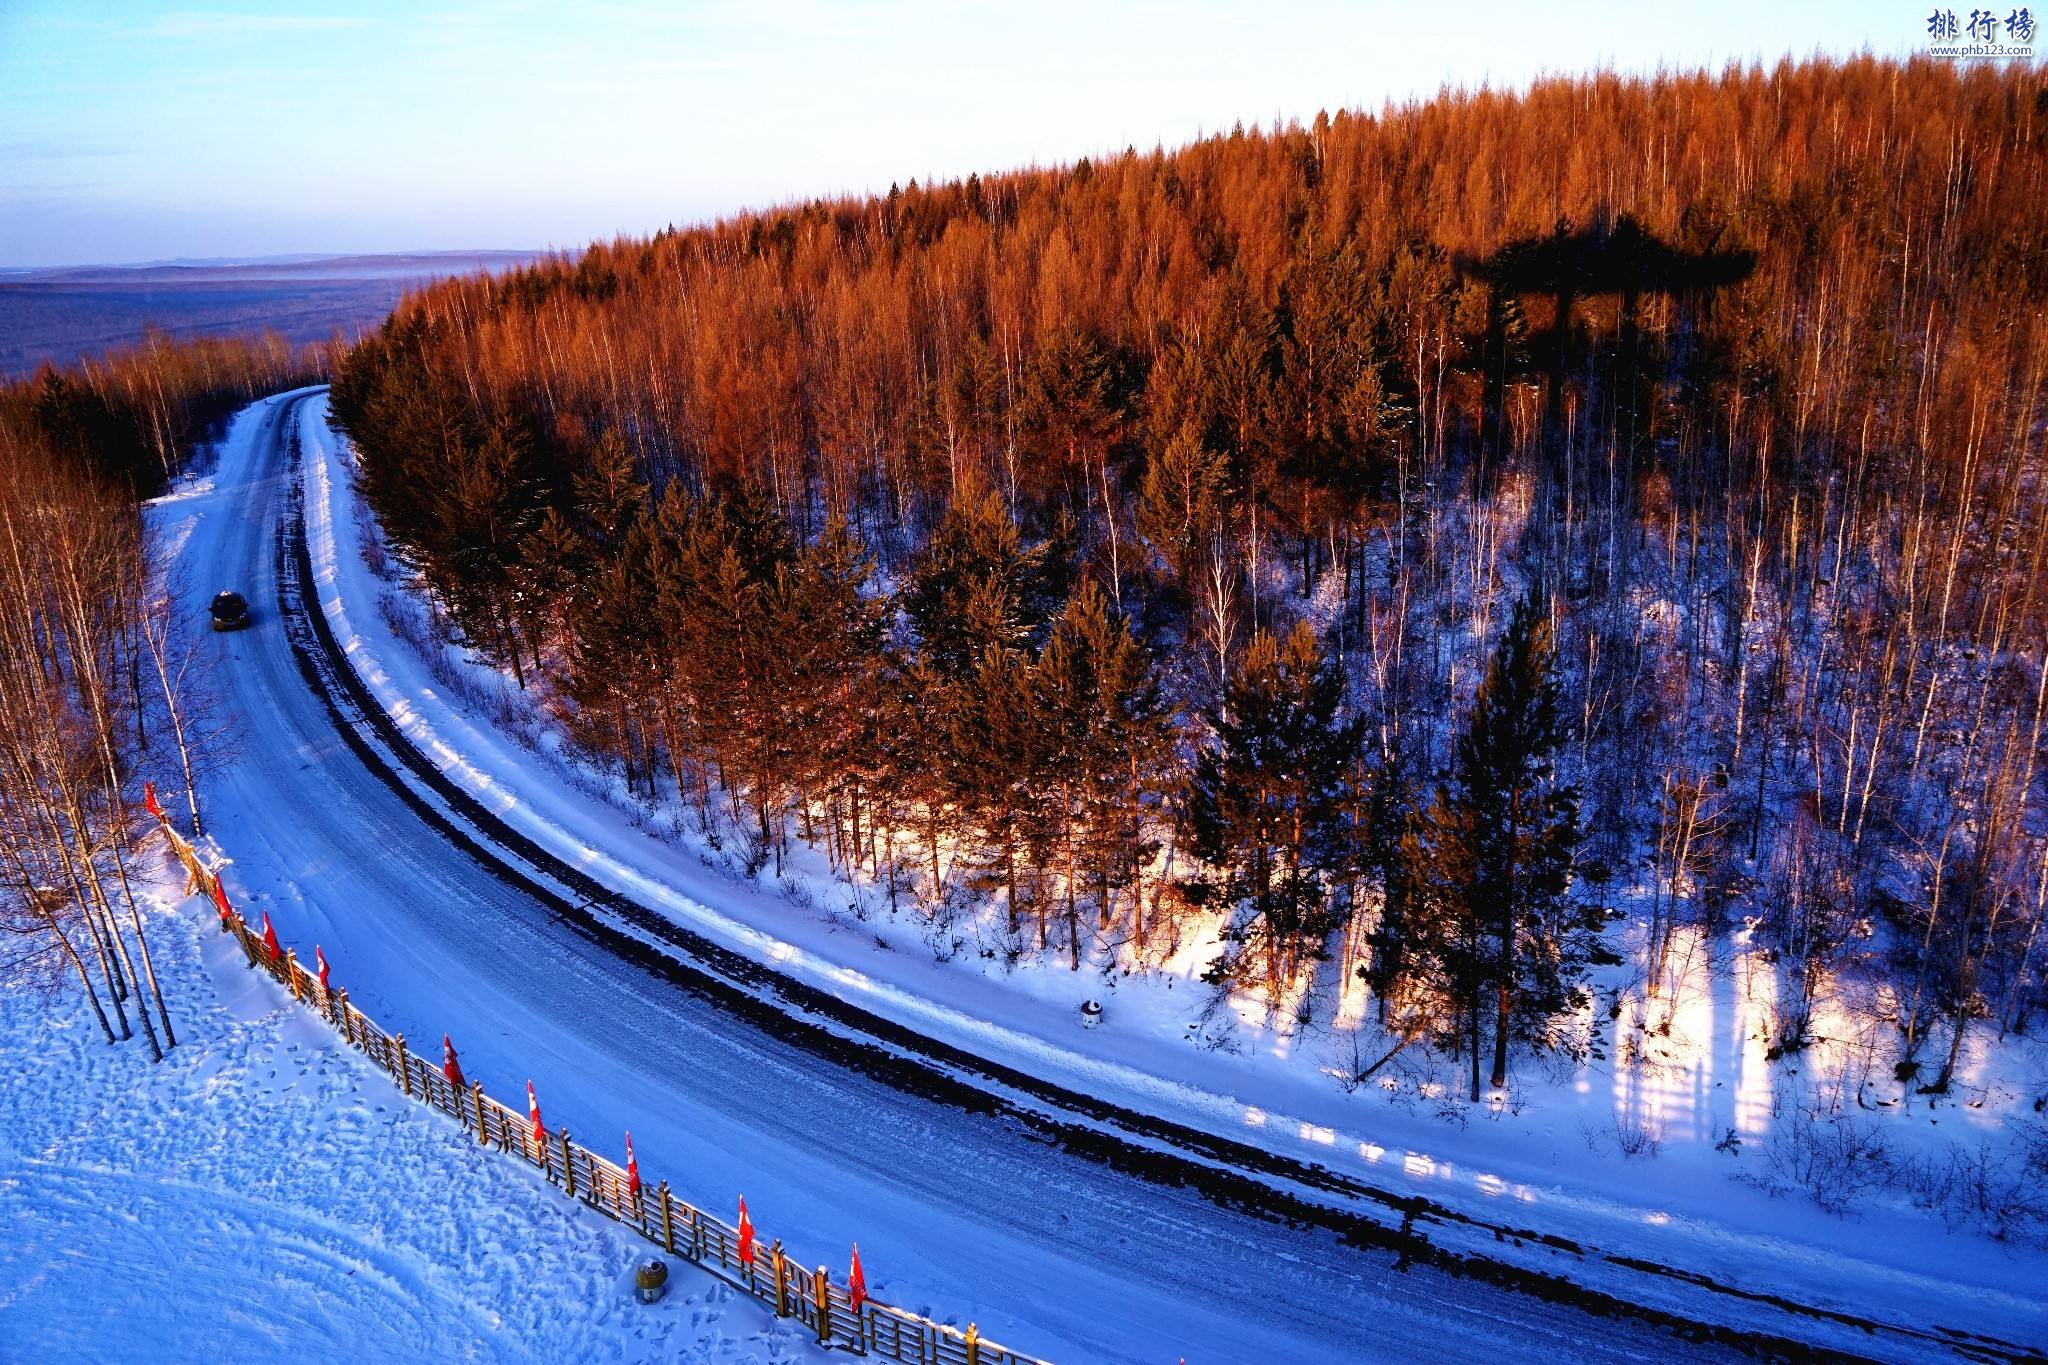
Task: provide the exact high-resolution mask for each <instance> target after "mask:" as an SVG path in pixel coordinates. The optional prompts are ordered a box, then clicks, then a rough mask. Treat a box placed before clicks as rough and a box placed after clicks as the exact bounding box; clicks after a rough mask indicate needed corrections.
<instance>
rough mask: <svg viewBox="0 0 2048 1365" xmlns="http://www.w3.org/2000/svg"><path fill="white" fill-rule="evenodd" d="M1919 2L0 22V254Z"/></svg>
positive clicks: (1283, 107)
mask: <svg viewBox="0 0 2048 1365" xmlns="http://www.w3.org/2000/svg"><path fill="white" fill-rule="evenodd" d="M1925 8H1926V7H1925V6H1924V5H1922V6H1920V7H1918V8H1915V7H1914V6H1912V5H1907V4H1897V3H1895V4H1886V5H1880V6H1876V7H1852V6H1850V5H1848V4H1845V3H1829V4H1825V5H1820V6H1815V7H1812V8H1810V9H1802V10H1798V12H1792V11H1793V9H1794V7H1790V6H1785V5H1782V4H1768V3H1755V2H1753V0H1736V2H1734V3H1725V4H1720V5H1715V6H1712V7H1701V8H1700V9H1699V10H1697V11H1695V12H1689V13H1687V14H1684V15H1669V14H1665V13H1660V12H1659V11H1657V10H1656V9H1655V8H1653V7H1648V6H1643V5H1640V4H1632V5H1621V4H1606V3H1570V4H1548V5H1484V4H1468V5H1462V6H1457V7H1454V8H1451V9H1448V10H1446V9H1442V8H1439V7H1434V6H1423V5H1413V6H1401V5H1387V4H1372V5H1366V4H1337V3H1324V2H1319V3H1313V4H1293V5H1279V4H1268V5H1255V4H1249V3H1240V4H1228V5H1212V4H1200V3H1194V2H1193V0H1187V2H1185V3H1178V4H1176V3H1169V2H1168V0H1141V2H1140V3H1129V4H1111V3H1103V2H1101V0H1098V3H1095V4H1075V3H1070V2H1069V0H1059V2H1058V3H1047V4H1036V5H1018V6H1011V7H1006V8H1002V9H993V8H977V9H974V10H971V11H970V10H969V8H968V7H966V6H945V5H935V4H925V3H912V2H911V0H850V2H849V3H840V4H834V3H827V0H800V2H799V3H793V4H775V5H752V4H748V3H745V0H714V2H713V3H676V4H640V3H613V4H596V5H588V6H582V5H578V6H569V5H561V4H506V5H480V4H460V3H457V4H447V3H422V4H419V5H403V4H394V3H378V2H369V3H362V4H357V5H319V4H304V3H300V4H294V5H290V6H288V7H287V6H285V5H279V6H277V7H275V8H259V7H257V6H254V5H248V6H247V7H246V8H243V9H239V10H228V9H221V10H207V11H197V10H191V9H178V8H174V7H168V6H154V5H129V4H111V5H88V4H65V3H51V2H50V0H28V3H25V4H10V5H7V6H6V7H5V8H4V10H0V127H4V129H5V132H4V133H0V266H17V267H20V266H54V265H78V264H101V263H113V262H124V261H142V260H164V259H173V258H181V257H220V256H259V255H281V254H288V253H335V254H346V253H356V252H380V251H407V250H457V249H487V248H543V247H559V248H569V247H575V246H579V245H581V244H583V243H584V242H587V241H590V240H594V239H605V238H610V237H613V236H616V235H620V234H644V233H647V232H651V231H655V230H658V229H659V228H661V227H663V226H664V225H666V224H669V223H675V224H685V223H692V222H701V221H707V220H710V219H713V218H717V217H721V216H724V215H727V214H730V213H733V212H735V211H738V210H741V209H747V208H763V207H768V206H771V205H775V204H780V203H786V202H789V201H792V200H799V199H809V198H813V197H819V196H825V197H830V196H834V195H839V194H847V193H867V192H879V191H883V190H886V189H887V188H888V186H889V185H890V184H891V183H892V182H896V183H907V182H908V181H910V180H912V179H916V180H920V181H926V180H933V179H950V178H953V177H956V176H965V175H966V174H968V173H969V172H971V171H983V172H988V171H999V170H1006V169H1010V168H1013V167H1017V166H1024V165H1044V164H1052V163H1058V162H1068V161H1072V160H1074V159H1076V158H1078V157H1081V156H1094V155H1102V154H1105V153H1113V152H1117V151H1121V150H1122V149H1123V148H1124V147H1125V146H1135V147H1137V148H1139V149H1141V150H1150V149H1151V148H1152V147H1154V146H1158V145H1164V146H1167V147H1173V146H1176V145H1179V144H1182V143H1185V142H1188V141H1191V140H1193V139H1194V138H1196V137H1198V136H1201V135H1203V134H1205V133H1214V132H1219V131H1227V130H1228V129H1229V128H1230V127H1231V126H1232V125H1233V124H1234V123H1239V122H1242V123H1244V124H1245V125H1246V126H1253V125H1260V126H1271V125H1272V124H1273V123H1274V122H1276V121H1284V120H1288V119H1299V120H1301V121H1302V122H1304V123H1306V122H1307V121H1309V120H1310V119H1312V118H1313V117H1314V116H1315V114H1316V112H1317V111H1318V110H1325V109H1328V110H1335V109H1340V108H1356V109H1367V110H1377V109H1379V108H1380V107H1382V106H1383V105H1384V104H1385V103H1387V102H1388V101H1395V102H1399V101H1403V100H1406V99H1409V98H1414V97H1423V96H1427V95H1429V94H1430V93H1432V92H1434V91H1435V90H1437V89H1438V88H1439V87H1441V86H1443V85H1453V86H1458V85H1464V86H1476V85H1480V84H1482V83H1483V84H1490V85H1493V86H1496V87H1511V88H1512V87H1520V86H1524V85H1526V84H1527V83H1528V82H1529V81H1530V80H1532V79H1534V78H1535V77H1537V76H1540V75H1544V74H1552V73H1568V72H1577V71H1585V70H1589V69H1593V68H1596V67H1613V68H1616V69H1619V70H1623V71H1652V70H1655V69H1657V68H1659V67H1660V66H1661V67H1665V68H1673V69H1690V68H1696V67H1702V66H1704V67H1709V68H1718V67H1720V66H1723V65H1725V64H1727V63H1728V62H1730V61H1749V60H1754V59H1760V60H1763V61H1766V62H1770V61H1775V60H1777V59H1778V58H1779V57H1782V56H1786V55H1792V56H1804V55H1809V54H1811V53H1814V52H1828V53H1836V54H1847V53H1853V52H1857V51H1862V50H1866V49H1867V50H1870V51H1874V52H1879V53H1893V54H1904V53H1907V52H1911V51H1913V50H1915V49H1916V48H1917V47H1918V46H1920V45H1921V43H1922V41H1923V39H1924V34H1923V32H1922V29H1923V25H1924V23H1925V16H1924V10H1925Z"/></svg>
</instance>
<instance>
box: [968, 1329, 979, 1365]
mask: <svg viewBox="0 0 2048 1365" xmlns="http://www.w3.org/2000/svg"><path fill="white" fill-rule="evenodd" d="M967 1365H981V1329H980V1328H979V1327H976V1326H975V1325H974V1324H973V1323H971V1322H970V1323H968V1324H967Z"/></svg>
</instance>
